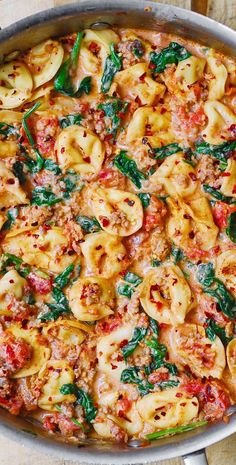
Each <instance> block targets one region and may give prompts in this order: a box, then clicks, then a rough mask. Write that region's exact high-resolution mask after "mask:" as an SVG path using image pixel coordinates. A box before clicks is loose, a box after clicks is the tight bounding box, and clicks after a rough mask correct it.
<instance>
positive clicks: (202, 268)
mask: <svg viewBox="0 0 236 465" xmlns="http://www.w3.org/2000/svg"><path fill="white" fill-rule="evenodd" d="M196 277H197V280H198V281H199V283H200V284H202V285H203V286H205V287H204V288H203V292H205V294H207V295H210V296H211V297H213V298H214V299H215V300H216V302H217V303H218V305H219V308H220V310H221V311H222V312H223V313H224V314H225V315H226V316H227V317H228V318H230V319H235V315H236V313H235V312H236V301H235V299H234V297H233V295H232V294H231V293H230V292H229V291H228V289H227V288H226V287H225V285H224V284H223V283H222V281H220V279H218V278H216V277H215V271H214V268H213V264H212V263H210V262H209V263H206V264H204V263H201V264H200V265H198V269H197V274H196ZM212 285H213V287H211V286H212Z"/></svg>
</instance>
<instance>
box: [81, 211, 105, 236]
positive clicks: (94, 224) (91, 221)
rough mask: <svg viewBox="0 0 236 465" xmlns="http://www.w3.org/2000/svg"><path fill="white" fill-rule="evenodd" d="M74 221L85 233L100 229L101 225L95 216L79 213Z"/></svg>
mask: <svg viewBox="0 0 236 465" xmlns="http://www.w3.org/2000/svg"><path fill="white" fill-rule="evenodd" d="M76 221H77V223H79V225H80V226H81V228H82V229H83V230H84V231H85V232H86V233H95V232H98V231H100V230H101V226H100V224H99V222H98V221H97V219H96V218H95V217H94V218H89V217H88V216H84V215H79V216H77V218H76Z"/></svg>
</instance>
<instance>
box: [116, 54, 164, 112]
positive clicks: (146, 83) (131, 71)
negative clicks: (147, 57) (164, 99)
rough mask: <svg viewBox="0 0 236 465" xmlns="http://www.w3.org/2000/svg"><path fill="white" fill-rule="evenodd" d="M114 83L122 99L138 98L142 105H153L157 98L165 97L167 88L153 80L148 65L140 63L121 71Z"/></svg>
mask: <svg viewBox="0 0 236 465" xmlns="http://www.w3.org/2000/svg"><path fill="white" fill-rule="evenodd" d="M142 77H143V78H142ZM140 78H141V79H140ZM114 83H116V84H117V90H118V92H119V94H120V96H121V97H122V98H126V97H128V96H129V97H132V98H134V99H135V98H137V97H138V98H139V99H140V100H141V102H142V105H152V104H153V103H154V101H155V99H156V97H157V96H159V95H160V96H163V94H164V92H165V86H164V85H163V84H161V83H159V82H156V81H154V80H153V79H152V77H151V75H150V71H149V70H148V65H147V63H138V64H137V65H134V66H131V67H129V68H127V69H125V70H123V71H120V72H119V73H117V74H116V76H115V78H114Z"/></svg>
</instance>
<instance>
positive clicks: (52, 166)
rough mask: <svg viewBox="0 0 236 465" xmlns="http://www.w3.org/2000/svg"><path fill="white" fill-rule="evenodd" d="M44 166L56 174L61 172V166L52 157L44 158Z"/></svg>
mask: <svg viewBox="0 0 236 465" xmlns="http://www.w3.org/2000/svg"><path fill="white" fill-rule="evenodd" d="M43 168H44V169H45V170H48V171H51V172H52V173H54V174H57V175H58V174H61V168H60V166H59V165H58V164H57V163H56V162H55V161H53V160H52V159H51V158H47V159H44V163H43Z"/></svg>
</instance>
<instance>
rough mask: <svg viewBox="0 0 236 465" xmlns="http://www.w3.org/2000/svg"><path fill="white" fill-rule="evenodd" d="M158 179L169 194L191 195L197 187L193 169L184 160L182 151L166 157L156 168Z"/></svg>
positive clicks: (185, 196) (186, 196) (184, 196)
mask: <svg viewBox="0 0 236 465" xmlns="http://www.w3.org/2000/svg"><path fill="white" fill-rule="evenodd" d="M156 175H157V178H158V181H159V182H160V183H161V184H163V186H164V187H165V190H166V191H167V193H168V194H169V195H172V196H176V194H177V195H179V196H180V197H183V198H188V197H191V196H192V195H193V194H194V192H195V191H196V189H197V187H198V184H199V183H198V181H197V178H196V175H195V170H194V168H193V167H192V166H190V165H189V164H188V163H186V162H185V161H184V156H183V154H182V153H177V154H174V155H171V156H170V157H168V158H166V160H164V162H163V163H162V164H161V166H160V167H159V168H158V169H157V171H156Z"/></svg>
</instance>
